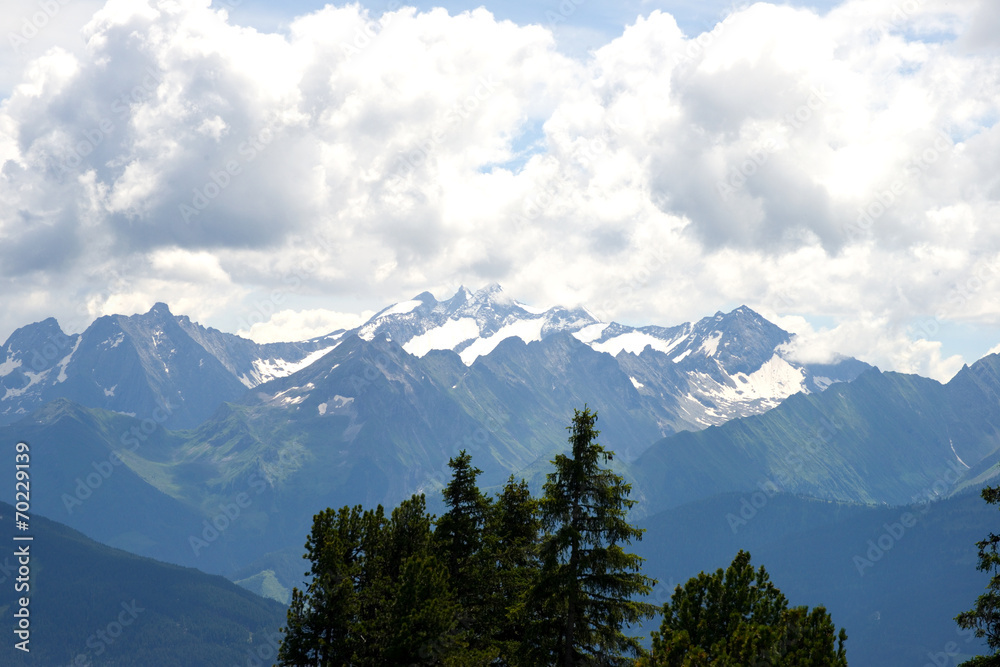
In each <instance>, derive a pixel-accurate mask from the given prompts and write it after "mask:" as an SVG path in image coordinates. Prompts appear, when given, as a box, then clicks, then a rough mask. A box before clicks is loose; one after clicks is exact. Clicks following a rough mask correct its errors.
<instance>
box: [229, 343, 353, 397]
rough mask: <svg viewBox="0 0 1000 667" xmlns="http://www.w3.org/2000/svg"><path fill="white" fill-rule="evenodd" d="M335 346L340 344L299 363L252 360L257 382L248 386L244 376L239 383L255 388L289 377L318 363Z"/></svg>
mask: <svg viewBox="0 0 1000 667" xmlns="http://www.w3.org/2000/svg"><path fill="white" fill-rule="evenodd" d="M337 345H340V343H337V344H336V345H331V346H330V347H324V348H323V349H321V350H316V351H315V352H311V353H310V354H308V355H306V356H305V358H303V359H302V360H301V361H285V360H284V359H254V362H253V368H254V374H255V375H256V376H257V377H256V380H257V382H256V383H255V384H249V383H248V381H247V377H246V375H243V376H241V377H240V382H242V383H243V384H245V385H246V386H247V387H255V386H257V385H258V384H264V383H265V382H268V381H269V380H274V379H275V378H283V377H286V376H289V375H291V374H292V373H295V372H296V371H300V370H302V369H303V368H305V367H306V366H309V365H311V364H313V363H314V362H316V361H318V360H319V359H321V358H322V357H323V356H325V355H326V354H327V353H329V352H330V351H331V350H333V349H334V348H336V347H337Z"/></svg>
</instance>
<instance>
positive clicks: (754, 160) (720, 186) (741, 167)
mask: <svg viewBox="0 0 1000 667" xmlns="http://www.w3.org/2000/svg"><path fill="white" fill-rule="evenodd" d="M828 100H829V93H827V91H826V89H825V88H824V87H823V86H814V87H813V88H812V90H811V92H810V94H809V97H808V98H807V99H806V101H805V102H803V103H802V104H800V105H799V106H798V107H797V108H796V109H795V110H794V111H791V112H789V113H786V114H785V115H784V118H783V119H782V123H781V126H782V129H783V130H785V131H787V132H788V133H792V132H795V131H797V130H799V129H801V128H802V127H803V126H804V125H805V124H806V123H808V122H809V121H810V120H812V117H813V115H814V114H815V113H816V112H817V111H819V110H820V109H822V108H823V107H824V106H826V103H827V102H828ZM777 152H778V142H777V141H775V140H774V138H773V137H769V138H768V139H766V140H764V141H763V142H762V143H760V144H759V145H757V146H755V147H754V148H752V149H751V150H750V152H748V153H747V156H746V157H745V158H744V159H743V161H742V162H740V164H738V165H737V166H735V167H733V168H732V169H730V170H729V174H727V176H726V178H725V179H723V180H720V181H718V182H717V183H716V185H715V188H716V190H717V191H718V193H719V198H720V199H722V201H726V200H727V199H729V197H731V196H732V195H734V194H736V191H737V190H739V189H740V188H742V187H743V186H744V185H746V183H747V180H749V179H750V178H752V177H753V176H754V175H756V174H757V172H758V171H760V169H761V168H762V167H763V166H764V165H765V164H767V161H768V160H770V159H771V156H772V155H774V154H775V153H777Z"/></svg>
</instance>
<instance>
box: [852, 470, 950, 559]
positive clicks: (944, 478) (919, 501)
mask: <svg viewBox="0 0 1000 667" xmlns="http://www.w3.org/2000/svg"><path fill="white" fill-rule="evenodd" d="M957 464H958V462H957V461H950V462H949V463H948V470H946V471H945V472H944V473H943V474H942V475H941V477H939V478H938V479H937V480H935V481H934V483H933V484H932V485H931V486H929V487H927V488H926V489H924V491H922V492H921V493H918V494H917V495H916V496H914V497H913V498H912V500H913V501H914V504H915V505H919V506H921V508H920V509H919V510H916V511H910V510H907V511H905V512H902V513H901V514H900V515H899V519H898V520H896V521H894V522H893V523H884V524H882V528H883V530H882V532H881V534H880V535H879V536H878V537H876V538H875V539H872V540H868V544H867V546H868V549H867V550H866V551H865V552H864V554H856V555H855V556H854V558H853V562H854V567H855V568H857V570H858V575H859V576H862V577H863V576H865V570H868V569H869V568H872V567H874V566H875V563H877V562H879V561H880V560H882V558H884V557H885V555H886V554H887V553H889V552H890V551H891V550H892V549H893V547H895V546H896V545H897V544H898V543H899V542H900V541H901V540H902V539H903V537H904V536H905V535H906V533H907V531H908V530H909V529H911V528H913V527H914V526H916V525H917V522H918V521H919V520H920V518H921V517H923V516H925V515H926V514H927V513H928V512H929V511H930V507H931V503H932V502H933V501H935V500H937V499H938V498H940V497H941V496H942V495H943V494H944V493H945V492H946V491H947V490H948V489H949V488H951V487H953V486H954V485H955V484H957V483H958V481H959V480H961V479H962V475H963V474H964V473H965V471H964V470H962V469H961V468H959V467H958V465H957Z"/></svg>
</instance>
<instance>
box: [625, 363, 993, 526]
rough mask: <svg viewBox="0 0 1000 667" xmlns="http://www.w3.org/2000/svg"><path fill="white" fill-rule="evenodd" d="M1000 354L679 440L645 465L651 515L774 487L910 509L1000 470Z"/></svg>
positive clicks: (875, 377)
mask: <svg viewBox="0 0 1000 667" xmlns="http://www.w3.org/2000/svg"><path fill="white" fill-rule="evenodd" d="M998 452H1000V356H998V355H995V354H994V355H989V356H987V357H984V358H983V359H980V360H979V361H977V362H976V363H975V364H973V365H972V366H971V367H968V366H967V367H965V368H963V369H962V370H961V371H960V372H959V373H958V374H957V375H956V376H955V377H954V378H952V380H951V381H950V382H948V383H947V384H944V385H942V384H940V383H939V382H936V381H935V380H931V379H928V378H923V377H920V376H917V375H903V374H900V373H882V372H880V371H879V370H877V369H872V370H869V371H867V372H865V373H863V374H862V375H860V376H859V377H858V378H857V379H856V380H854V381H853V382H851V383H849V384H838V385H836V386H834V387H831V388H830V389H829V390H827V391H825V392H823V393H822V394H815V395H810V396H806V395H797V396H792V397H791V398H789V399H788V400H786V401H785V402H784V403H782V404H781V405H780V406H778V407H777V408H775V409H773V410H771V411H769V412H767V413H765V414H762V415H756V416H753V417H747V418H744V419H738V420H733V421H731V422H728V423H726V424H723V425H721V426H718V427H712V428H708V429H705V430H703V431H699V432H697V433H691V432H685V433H678V434H675V435H673V436H670V437H667V438H665V439H663V440H661V441H660V442H658V443H656V444H655V445H654V446H652V447H650V448H649V449H648V450H647V451H646V452H644V453H643V454H642V455H641V456H640V457H639V458H638V459H637V460H636V461H635V462H634V465H633V471H634V475H635V477H636V479H637V480H638V482H639V486H640V488H641V490H642V494H643V497H644V503H643V507H644V511H647V512H655V511H657V510H658V509H662V508H666V507H671V506H675V505H679V504H681V503H685V502H690V501H691V500H692V499H696V498H707V497H710V496H713V495H716V494H718V493H724V492H728V491H733V490H741V491H759V490H761V489H762V488H769V489H775V490H781V491H784V492H788V493H797V494H804V495H809V496H814V497H817V498H826V499H831V500H846V501H853V502H865V503H887V504H892V505H899V504H904V503H908V502H911V501H912V500H913V498H914V497H923V496H925V495H928V494H931V495H933V496H943V495H948V494H950V493H954V492H955V491H957V490H959V489H961V488H964V487H965V486H968V485H973V486H978V485H981V484H982V483H983V482H984V481H986V480H987V479H990V478H991V477H993V476H995V475H996V474H997V472H998V471H1000V467H998V465H997V464H998Z"/></svg>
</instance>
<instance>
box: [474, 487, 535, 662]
mask: <svg viewBox="0 0 1000 667" xmlns="http://www.w3.org/2000/svg"><path fill="white" fill-rule="evenodd" d="M540 531H541V521H540V519H539V517H538V500H537V499H535V498H533V497H532V495H531V490H530V489H529V488H528V483H527V482H525V481H524V480H521V481H516V480H515V479H514V476H513V475H511V476H510V478H509V479H508V480H507V483H506V484H505V485H504V488H503V490H502V491H500V492H499V493H498V494H497V496H496V501H495V502H494V503H493V505H492V508H491V512H490V515H489V520H488V522H487V531H486V534H487V540H486V547H485V548H486V551H487V553H488V554H489V555H490V561H491V563H492V567H493V568H494V570H495V574H494V582H495V583H494V588H493V591H492V595H491V596H490V597H489V598H488V601H487V609H486V614H487V616H488V618H489V619H490V621H489V625H490V627H491V628H492V632H493V641H494V645H495V646H496V648H497V651H498V664H500V665H525V666H526V667H527V666H528V665H531V664H532V663H531V662H530V661H526V660H525V657H526V655H525V652H524V650H523V649H522V643H523V642H524V639H525V635H526V634H527V631H528V612H529V608H528V607H527V603H528V594H529V592H530V591H531V588H532V586H533V585H534V583H535V582H536V580H537V578H538V564H539V561H538V542H539V537H540Z"/></svg>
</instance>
